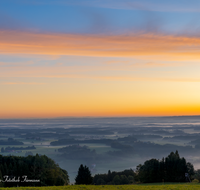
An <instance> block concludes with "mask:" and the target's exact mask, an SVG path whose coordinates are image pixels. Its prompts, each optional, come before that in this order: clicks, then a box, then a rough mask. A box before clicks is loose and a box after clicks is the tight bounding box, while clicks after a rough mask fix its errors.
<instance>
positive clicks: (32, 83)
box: [1, 82, 46, 85]
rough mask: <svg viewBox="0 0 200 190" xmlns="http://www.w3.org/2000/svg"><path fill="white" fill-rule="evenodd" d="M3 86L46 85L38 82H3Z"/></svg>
mask: <svg viewBox="0 0 200 190" xmlns="http://www.w3.org/2000/svg"><path fill="white" fill-rule="evenodd" d="M1 84H3V85H44V84H46V83H38V82H3V83H1Z"/></svg>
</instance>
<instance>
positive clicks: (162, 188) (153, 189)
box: [0, 183, 200, 190]
mask: <svg viewBox="0 0 200 190" xmlns="http://www.w3.org/2000/svg"><path fill="white" fill-rule="evenodd" d="M0 189H2V190H101V189H104V190H199V189H200V183H199V184H192V183H191V184H189V183H182V184H177V183H174V184H142V185H99V186H94V185H70V186H60V187H55V186H53V187H13V188H0Z"/></svg>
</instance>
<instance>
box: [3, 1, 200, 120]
mask: <svg viewBox="0 0 200 190" xmlns="http://www.w3.org/2000/svg"><path fill="white" fill-rule="evenodd" d="M199 20H200V1H199V0H190V1H188V0H176V1H174V0H168V1H161V0H140V1H136V0H28V1H27V0H1V1H0V118H34V117H37V118H38V117H39V118H40V117H41V118H42V117H45V118H48V117H88V116H91V117H115V116H116V117H119V116H121V117H123V116H174V115H176V116H177V115H200V98H199V97H200V35H199V34H200V22H199Z"/></svg>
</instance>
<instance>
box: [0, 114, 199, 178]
mask: <svg viewBox="0 0 200 190" xmlns="http://www.w3.org/2000/svg"><path fill="white" fill-rule="evenodd" d="M0 148H1V154H2V155H15V156H27V155H35V154H37V153H38V154H41V155H43V154H45V155H47V156H48V157H50V158H52V159H54V160H55V161H56V163H58V164H59V166H60V167H61V168H63V169H65V170H67V171H68V173H69V176H70V181H71V182H73V181H74V178H75V176H76V174H77V170H78V168H79V166H80V164H85V165H87V166H88V167H89V168H90V170H91V172H92V174H93V175H95V174H98V173H107V172H108V170H111V171H122V170H125V169H130V168H132V169H135V168H136V166H137V165H139V164H143V162H144V161H146V160H147V159H151V158H156V159H162V157H164V156H166V155H168V154H169V153H170V152H172V151H174V152H175V151H176V150H178V152H179V154H180V156H181V157H185V158H186V159H187V161H189V162H191V163H192V164H193V165H194V167H195V169H199V168H200V164H199V163H200V117H199V116H188V117H186V116H184V117H140V118H137V117H133V118H131V117H128V118H120V117H118V118H55V119H1V120H0Z"/></svg>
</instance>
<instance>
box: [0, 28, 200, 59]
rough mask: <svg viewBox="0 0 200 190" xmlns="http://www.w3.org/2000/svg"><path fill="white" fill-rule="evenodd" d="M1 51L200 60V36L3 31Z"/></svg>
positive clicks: (5, 52)
mask: <svg viewBox="0 0 200 190" xmlns="http://www.w3.org/2000/svg"><path fill="white" fill-rule="evenodd" d="M0 54H8V55H9V54H25V55H28V54H32V55H51V56H52V55H56V56H57V55H58V56H59V55H75V56H94V57H95V56H97V57H98V56H99V57H140V58H141V59H145V56H148V60H163V59H164V60H199V59H200V37H195V36H175V35H164V34H153V33H133V34H129V35H127V34H126V35H74V34H44V33H28V32H20V31H5V30H3V31H0Z"/></svg>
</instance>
